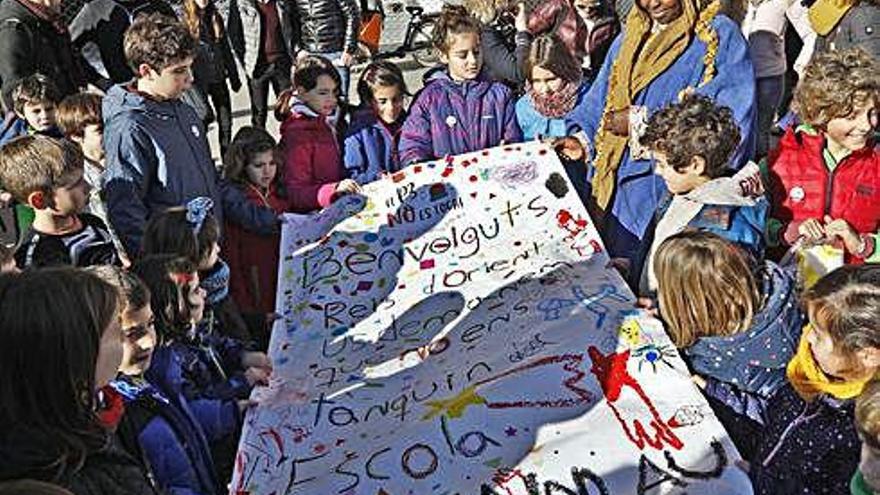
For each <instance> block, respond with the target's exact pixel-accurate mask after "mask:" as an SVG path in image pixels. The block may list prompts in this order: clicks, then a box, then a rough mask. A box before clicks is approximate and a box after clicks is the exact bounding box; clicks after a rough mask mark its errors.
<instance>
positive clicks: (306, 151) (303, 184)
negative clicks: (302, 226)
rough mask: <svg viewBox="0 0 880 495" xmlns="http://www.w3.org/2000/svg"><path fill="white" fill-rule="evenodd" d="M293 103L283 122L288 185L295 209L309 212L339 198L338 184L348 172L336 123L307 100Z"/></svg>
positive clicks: (282, 142) (300, 211)
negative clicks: (344, 163) (338, 138)
mask: <svg viewBox="0 0 880 495" xmlns="http://www.w3.org/2000/svg"><path fill="white" fill-rule="evenodd" d="M291 103H292V105H291V113H290V115H289V116H288V117H287V119H286V120H285V121H284V122H283V123H282V124H281V146H282V147H283V149H284V184H285V186H287V194H288V196H289V197H290V199H291V201H290V204H291V208H292V209H293V211H295V212H297V213H308V212H310V211H314V210H318V209H320V208H323V207H325V206H327V205H329V204H330V203H332V202H333V200H334V199H336V194H335V191H336V184H338V183H339V181H341V180H342V179H344V178H346V174H345V169H344V168H343V166H342V157H341V151H340V147H339V141H338V140H337V139H336V131H335V130H334V127H333V124H332V123H331V122H330V121H329V120H328V119H327V118H325V117H322V116H319V115H318V114H316V113H315V112H314V111H313V110H312V109H310V108H309V107H307V106H306V105H305V104H304V103H302V102H299V101H296V100H295V99H294V100H293V101H292V102H291Z"/></svg>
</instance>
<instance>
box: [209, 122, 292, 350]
mask: <svg viewBox="0 0 880 495" xmlns="http://www.w3.org/2000/svg"><path fill="white" fill-rule="evenodd" d="M280 163H282V156H281V150H280V148H279V147H278V144H277V143H276V142H275V139H273V138H272V136H270V135H269V133H268V132H266V131H265V130H263V129H260V128H258V127H242V128H241V130H239V131H238V134H236V135H235V139H233V140H232V145H231V146H230V147H229V151H228V152H227V153H226V160H225V167H226V168H225V170H224V176H225V177H226V180H228V181H230V182H231V183H232V184H234V185H235V186H236V187H238V188H239V189H241V191H242V193H244V195H245V196H246V197H247V198H248V200H249V201H251V202H252V203H255V204H258V205H260V206H264V207H266V208H271V209H272V210H273V211H275V213H278V214H280V213H283V212H284V211H286V210H287V207H288V203H289V201H288V199H287V195H286V194H285V193H284V186H283V184H282V180H281V174H280V173H279V170H278V168H279V164H280ZM280 242H281V238H280V236H279V235H278V234H275V235H271V236H265V235H258V234H254V233H252V232H249V231H246V230H244V229H242V228H241V227H239V226H237V225H235V224H232V223H227V224H226V228H225V235H224V237H223V248H222V252H223V256H224V257H225V258H226V261H227V262H228V263H229V274H230V277H229V292H230V294H231V296H232V299H233V300H234V301H235V302H236V304H237V305H238V307H239V308H240V309H241V311H242V312H243V313H244V314H245V315H247V314H248V313H255V314H256V315H257V316H259V315H262V317H263V322H262V323H263V324H262V326H263V327H264V328H263V329H264V330H265V332H263V333H262V334H261V336H262V337H265V338H264V339H263V340H264V342H261V343H262V344H266V345H267V346H268V328H265V327H266V326H267V315H270V314H273V313H274V311H275V287H276V283H277V278H278V245H279V243H280ZM260 348H263V346H260Z"/></svg>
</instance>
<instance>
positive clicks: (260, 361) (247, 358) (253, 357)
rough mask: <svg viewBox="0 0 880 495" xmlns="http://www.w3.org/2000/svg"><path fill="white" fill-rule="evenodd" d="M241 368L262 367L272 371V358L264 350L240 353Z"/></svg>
mask: <svg viewBox="0 0 880 495" xmlns="http://www.w3.org/2000/svg"><path fill="white" fill-rule="evenodd" d="M241 367H242V368H262V369H265V370H268V371H272V360H271V359H269V356H267V355H266V353H265V352H257V351H247V352H243V353H241Z"/></svg>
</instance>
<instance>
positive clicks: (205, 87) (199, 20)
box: [183, 0, 241, 154]
mask: <svg viewBox="0 0 880 495" xmlns="http://www.w3.org/2000/svg"><path fill="white" fill-rule="evenodd" d="M183 21H184V23H185V24H186V27H187V29H189V32H190V34H192V36H193V38H195V39H196V40H197V41H198V47H197V48H196V57H195V60H194V61H193V66H192V71H193V85H194V86H196V87H197V88H198V90H199V91H201V92H202V93H203V94H204V95H205V96H206V97H207V96H209V97H210V98H211V103H212V104H213V106H214V115H215V116H216V118H217V127H218V129H217V131H218V137H219V139H220V152H221V154H226V148H227V147H228V146H229V141H230V140H231V139H232V100H231V99H230V97H229V86H227V85H226V81H229V84H230V85H231V86H232V90H233V91H238V90H239V89H241V79H240V78H239V77H238V68H237V67H236V65H235V59H234V58H233V56H232V46H231V45H230V44H229V38H228V37H227V36H226V28H225V27H224V22H223V18H222V17H221V16H220V12H219V11H218V10H217V7H216V6H215V5H214V2H213V0H184V1H183ZM207 124H208V123H207V122H206V123H205V125H206V126H207Z"/></svg>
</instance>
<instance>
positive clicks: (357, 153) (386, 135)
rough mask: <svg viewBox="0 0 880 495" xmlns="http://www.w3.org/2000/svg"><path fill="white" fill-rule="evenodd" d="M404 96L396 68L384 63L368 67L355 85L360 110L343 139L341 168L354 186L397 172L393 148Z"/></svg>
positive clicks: (402, 117) (403, 84)
mask: <svg viewBox="0 0 880 495" xmlns="http://www.w3.org/2000/svg"><path fill="white" fill-rule="evenodd" d="M407 94H408V92H407V89H406V81H405V80H404V78H403V73H402V72H401V71H400V67H398V66H396V65H394V64H393V63H391V62H388V61H384V60H383V61H379V62H373V63H371V64H370V65H368V66H367V68H366V69H365V70H364V73H363V75H362V76H361V79H360V81H358V95H359V96H360V100H361V106H360V108H359V109H358V110H357V111H356V112H355V113H354V115H353V116H352V119H351V127H350V129H349V131H348V137H346V138H345V168H346V169H348V174H349V176H350V177H351V178H352V179H353V180H354V181H355V182H357V183H358V184H366V183H368V182H372V181H374V180H377V179H379V178H380V177H381V176H382V175H383V174H386V173H390V172H396V171H398V170H400V157H399V155H398V153H397V145H398V143H399V141H400V130H401V128H402V127H403V122H404V121H405V120H406V109H405V108H404V99H405V98H406V95H407Z"/></svg>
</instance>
